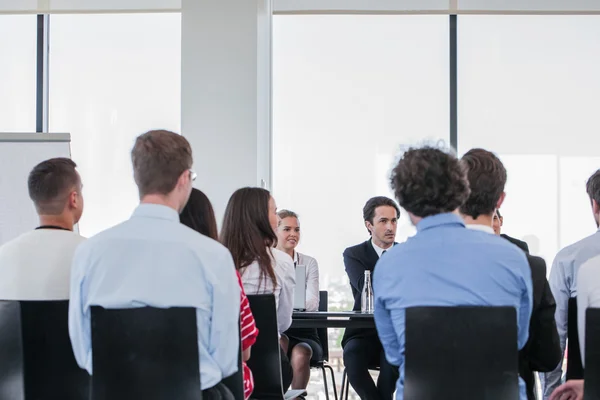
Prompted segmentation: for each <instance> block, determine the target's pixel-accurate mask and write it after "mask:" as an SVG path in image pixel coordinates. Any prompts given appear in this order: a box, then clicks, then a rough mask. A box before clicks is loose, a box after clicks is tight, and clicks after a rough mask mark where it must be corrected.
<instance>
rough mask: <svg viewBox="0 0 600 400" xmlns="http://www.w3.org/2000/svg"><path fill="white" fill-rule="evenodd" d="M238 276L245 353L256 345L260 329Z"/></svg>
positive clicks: (242, 340)
mask: <svg viewBox="0 0 600 400" xmlns="http://www.w3.org/2000/svg"><path fill="white" fill-rule="evenodd" d="M237 276H238V281H239V284H240V332H241V342H242V351H244V350H247V349H248V348H250V346H252V345H253V344H254V343H256V338H257V336H258V328H256V322H255V321H254V316H253V315H252V310H251V309H250V303H249V301H248V297H247V296H246V293H245V292H244V286H243V285H242V278H241V276H240V274H239V273H238V274H237Z"/></svg>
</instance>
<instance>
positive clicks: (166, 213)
mask: <svg viewBox="0 0 600 400" xmlns="http://www.w3.org/2000/svg"><path fill="white" fill-rule="evenodd" d="M136 217H141V218H157V219H166V220H169V221H175V222H179V214H178V213H177V211H175V210H174V209H172V208H171V207H167V206H163V205H161V204H140V205H139V206H137V208H136V209H135V211H134V212H133V215H132V218H136Z"/></svg>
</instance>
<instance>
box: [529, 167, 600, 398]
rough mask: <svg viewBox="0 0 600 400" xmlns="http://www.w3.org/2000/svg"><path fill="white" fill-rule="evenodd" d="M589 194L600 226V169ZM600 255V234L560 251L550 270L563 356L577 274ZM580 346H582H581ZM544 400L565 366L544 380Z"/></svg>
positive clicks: (588, 191)
mask: <svg viewBox="0 0 600 400" xmlns="http://www.w3.org/2000/svg"><path fill="white" fill-rule="evenodd" d="M586 191H587V194H588V197H589V199H590V204H591V209H592V215H593V217H594V221H595V222H596V227H598V226H599V224H600V170H598V171H596V172H595V173H594V174H593V175H592V176H591V177H590V178H589V179H588V181H587V184H586ZM596 256H600V231H596V232H595V233H594V234H592V235H590V236H588V237H586V238H584V239H582V240H580V241H578V242H576V243H574V244H572V245H570V246H567V247H565V248H564V249H562V250H561V251H559V252H558V254H557V255H556V257H555V258H554V262H553V263H552V269H551V270H550V279H549V281H550V288H551V289H552V294H553V295H554V298H555V299H556V314H555V318H556V327H557V328H558V334H559V336H560V347H561V354H564V352H565V346H566V342H567V337H568V333H567V322H568V313H569V299H570V298H572V297H576V296H578V283H577V282H578V278H577V273H578V272H579V267H581V266H582V265H583V264H584V263H585V262H586V261H588V260H589V259H591V258H594V257H596ZM580 346H581V343H580ZM541 378H542V379H541V381H542V384H543V385H542V387H543V391H544V399H548V398H549V397H550V395H551V394H552V392H553V391H554V389H556V388H557V387H558V386H559V385H560V384H561V382H562V363H559V364H558V366H557V368H556V369H555V370H554V371H552V372H548V373H546V374H544V376H543V377H541Z"/></svg>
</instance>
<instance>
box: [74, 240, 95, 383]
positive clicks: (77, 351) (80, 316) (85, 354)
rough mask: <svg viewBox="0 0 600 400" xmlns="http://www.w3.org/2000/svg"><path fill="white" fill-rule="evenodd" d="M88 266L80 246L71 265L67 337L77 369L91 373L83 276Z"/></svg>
mask: <svg viewBox="0 0 600 400" xmlns="http://www.w3.org/2000/svg"><path fill="white" fill-rule="evenodd" d="M88 266H89V256H88V250H87V249H86V246H85V245H80V246H79V248H78V249H77V250H76V251H75V255H74V257H73V263H72V265H71V284H70V295H69V299H70V300H69V337H70V338H71V346H72V347H73V354H74V356H75V360H76V361H77V364H78V365H79V367H81V368H83V369H86V370H87V371H88V373H89V374H91V373H92V341H91V333H90V331H91V322H90V313H89V309H87V308H86V306H85V304H86V301H87V293H86V290H85V276H86V271H87V268H88Z"/></svg>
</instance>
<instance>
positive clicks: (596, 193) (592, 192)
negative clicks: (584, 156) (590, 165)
mask: <svg viewBox="0 0 600 400" xmlns="http://www.w3.org/2000/svg"><path fill="white" fill-rule="evenodd" d="M585 190H586V192H587V194H588V196H590V201H592V200H596V203H598V204H600V169H599V170H597V171H596V172H594V174H593V175H592V176H590V178H589V179H588V181H587V183H586V185H585Z"/></svg>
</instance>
